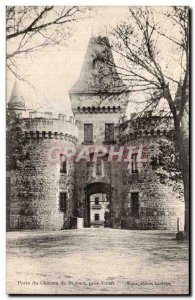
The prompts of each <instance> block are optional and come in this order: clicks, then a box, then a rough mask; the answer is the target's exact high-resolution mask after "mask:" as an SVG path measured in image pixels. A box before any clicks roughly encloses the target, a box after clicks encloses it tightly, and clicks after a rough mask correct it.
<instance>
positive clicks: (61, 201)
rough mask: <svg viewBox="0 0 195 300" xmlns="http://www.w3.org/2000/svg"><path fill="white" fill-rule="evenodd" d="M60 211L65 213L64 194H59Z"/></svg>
mask: <svg viewBox="0 0 195 300" xmlns="http://www.w3.org/2000/svg"><path fill="white" fill-rule="evenodd" d="M60 211H61V212H66V193H60Z"/></svg>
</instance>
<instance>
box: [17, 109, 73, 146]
mask: <svg viewBox="0 0 195 300" xmlns="http://www.w3.org/2000/svg"><path fill="white" fill-rule="evenodd" d="M20 119H22V123H23V130H24V132H25V135H26V137H28V138H50V139H66V140H67V141H70V142H73V143H74V144H76V143H77V141H78V121H77V120H76V119H75V118H74V117H72V116H69V117H68V116H66V115H65V114H52V113H50V112H39V111H29V112H26V111H24V112H22V113H21V114H20Z"/></svg>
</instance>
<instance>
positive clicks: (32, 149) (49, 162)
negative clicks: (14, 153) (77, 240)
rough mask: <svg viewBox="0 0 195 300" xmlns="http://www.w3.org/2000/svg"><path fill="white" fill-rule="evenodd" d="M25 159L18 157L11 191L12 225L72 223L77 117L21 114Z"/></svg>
mask: <svg viewBox="0 0 195 300" xmlns="http://www.w3.org/2000/svg"><path fill="white" fill-rule="evenodd" d="M20 127H21V131H22V141H16V142H19V143H23V145H22V153H21V157H22V159H21V160H19V161H17V166H16V169H15V173H14V177H12V185H11V192H10V194H11V195H10V199H11V201H10V202H11V203H10V229H12V230H13V229H15V230H18V229H44V230H60V229H61V228H62V227H64V228H65V227H67V228H69V227H70V214H71V213H72V210H73V188H74V182H73V180H74V161H73V160H68V159H66V157H65V155H64V149H65V147H69V148H70V147H74V145H75V144H76V143H77V138H78V127H77V124H76V120H75V119H74V118H73V117H70V118H67V117H66V115H63V114H59V115H53V114H52V113H49V112H48V113H47V112H44V113H41V112H37V111H34V112H29V114H28V115H27V116H24V117H23V116H22V115H21V116H20Z"/></svg>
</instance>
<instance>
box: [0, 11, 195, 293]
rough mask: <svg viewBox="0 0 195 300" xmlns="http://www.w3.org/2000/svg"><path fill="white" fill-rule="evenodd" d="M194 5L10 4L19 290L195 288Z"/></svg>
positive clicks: (14, 251)
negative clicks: (192, 159)
mask: <svg viewBox="0 0 195 300" xmlns="http://www.w3.org/2000/svg"><path fill="white" fill-rule="evenodd" d="M189 14H190V11H189V8H188V7H182V6H177V7H171V6H167V7H163V6H161V7H160V6H158V7H144V6H143V7H136V6H132V7H125V6H123V7H120V6H118V7H117V6H113V7H112V6H99V7H95V6H90V7H77V6H72V7H71V6H68V7H66V6H7V7H6V43H7V50H6V68H7V109H6V115H7V116H6V118H7V119H6V125H7V134H6V138H7V139H6V145H7V151H6V153H7V172H6V173H7V177H6V183H7V188H6V190H7V201H6V207H7V212H6V225H7V234H6V240H7V256H6V261H7V272H6V288H7V294H52V295H54V294H56V295H57V294H62V295H63V294H64V295H90V294H92V295H94V294H97V295H138V294H139V295H188V294H189V292H190V287H189V239H190V236H189V227H190V225H189V207H190V205H189V204H190V200H189V107H190V105H189V61H190V57H189V53H190V44H189V30H190V17H189Z"/></svg>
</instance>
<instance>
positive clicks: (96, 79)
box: [69, 36, 127, 93]
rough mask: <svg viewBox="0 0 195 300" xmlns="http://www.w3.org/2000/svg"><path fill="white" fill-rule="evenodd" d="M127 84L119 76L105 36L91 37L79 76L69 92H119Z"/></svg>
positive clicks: (125, 88)
mask: <svg viewBox="0 0 195 300" xmlns="http://www.w3.org/2000/svg"><path fill="white" fill-rule="evenodd" d="M126 90H127V86H125V84H124V82H123V81H122V80H121V78H120V77H119V75H118V73H117V70H116V66H115V63H114V58H113V55H112V51H111V47H110V43H109V40H108V38H107V37H100V36H99V37H91V38H90V40H89V44H88V48H87V51H86V54H85V57H84V62H83V66H82V69H81V72H80V76H79V78H78V80H77V81H76V83H75V84H74V85H73V87H72V88H71V89H70V90H69V93H104V92H110V93H120V92H122V91H126Z"/></svg>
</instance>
